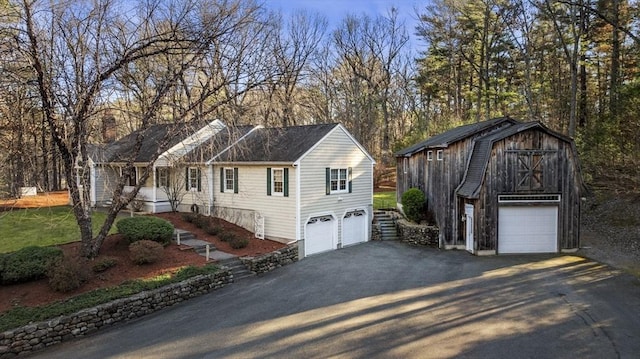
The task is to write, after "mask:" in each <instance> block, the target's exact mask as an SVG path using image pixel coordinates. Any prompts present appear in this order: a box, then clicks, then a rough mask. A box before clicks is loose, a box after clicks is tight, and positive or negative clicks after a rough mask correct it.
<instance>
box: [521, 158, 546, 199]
mask: <svg viewBox="0 0 640 359" xmlns="http://www.w3.org/2000/svg"><path fill="white" fill-rule="evenodd" d="M543 160H544V153H542V152H535V151H522V152H519V153H518V162H517V163H518V165H517V171H518V173H517V179H518V185H517V189H518V190H540V189H543V185H544V182H543V178H542V177H543V168H542V167H543V162H544V161H543Z"/></svg>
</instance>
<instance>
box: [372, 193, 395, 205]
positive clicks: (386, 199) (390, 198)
mask: <svg viewBox="0 0 640 359" xmlns="http://www.w3.org/2000/svg"><path fill="white" fill-rule="evenodd" d="M382 208H396V191H389V192H375V193H374V194H373V209H382Z"/></svg>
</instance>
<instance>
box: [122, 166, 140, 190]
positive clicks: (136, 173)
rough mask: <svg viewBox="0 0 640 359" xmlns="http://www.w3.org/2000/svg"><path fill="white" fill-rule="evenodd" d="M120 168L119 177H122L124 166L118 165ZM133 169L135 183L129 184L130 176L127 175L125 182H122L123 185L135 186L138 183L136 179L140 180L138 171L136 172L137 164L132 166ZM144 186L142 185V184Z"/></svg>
mask: <svg viewBox="0 0 640 359" xmlns="http://www.w3.org/2000/svg"><path fill="white" fill-rule="evenodd" d="M119 168H120V177H122V176H123V175H124V167H123V166H119ZM133 171H134V174H135V176H136V181H135V182H136V183H135V184H133V185H132V184H131V178H130V177H128V178H127V182H126V183H125V184H124V185H125V187H135V186H136V185H138V181H139V180H140V173H139V172H138V166H133ZM143 187H144V186H143Z"/></svg>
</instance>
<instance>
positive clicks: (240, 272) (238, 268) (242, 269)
mask: <svg viewBox="0 0 640 359" xmlns="http://www.w3.org/2000/svg"><path fill="white" fill-rule="evenodd" d="M218 263H220V265H223V266H225V267H227V268H229V269H230V270H231V273H232V274H233V281H234V282H237V281H239V280H240V279H244V278H249V277H255V275H256V274H255V273H253V272H252V271H250V270H249V269H247V266H245V265H244V263H242V261H241V260H240V258H238V257H233V258H228V259H223V260H221V261H219V262H218Z"/></svg>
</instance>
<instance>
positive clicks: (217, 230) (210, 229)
mask: <svg viewBox="0 0 640 359" xmlns="http://www.w3.org/2000/svg"><path fill="white" fill-rule="evenodd" d="M205 231H206V232H207V233H208V234H210V235H212V236H215V235H217V234H218V233H221V232H222V227H220V226H217V225H215V224H211V223H210V224H209V225H208V226H207V228H206V229H205Z"/></svg>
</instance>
